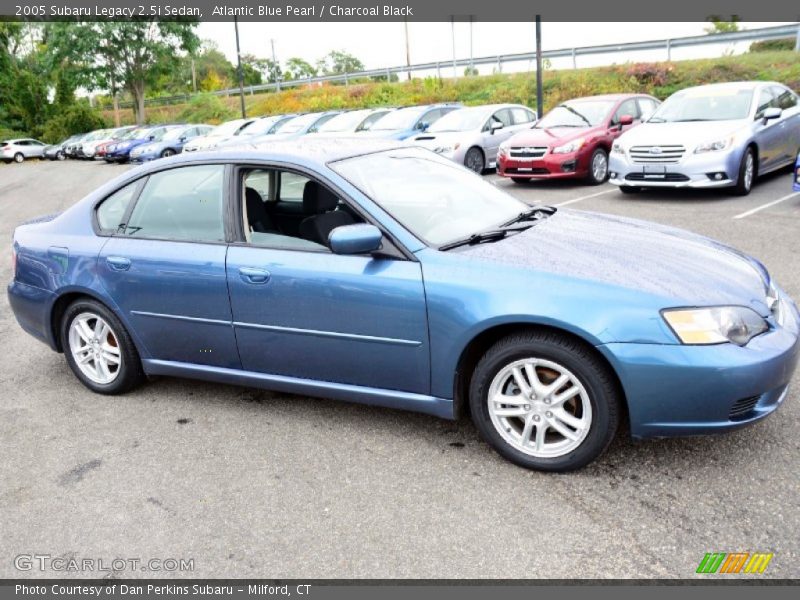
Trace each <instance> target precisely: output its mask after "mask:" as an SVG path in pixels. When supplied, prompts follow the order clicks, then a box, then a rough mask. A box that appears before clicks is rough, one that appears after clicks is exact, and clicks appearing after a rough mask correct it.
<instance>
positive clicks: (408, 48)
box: [403, 18, 411, 81]
mask: <svg viewBox="0 0 800 600" xmlns="http://www.w3.org/2000/svg"><path fill="white" fill-rule="evenodd" d="M403 25H404V26H405V30H406V66H407V67H408V80H409V81H411V45H410V44H409V43H408V18H405V19H403Z"/></svg>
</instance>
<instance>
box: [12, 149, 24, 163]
mask: <svg viewBox="0 0 800 600" xmlns="http://www.w3.org/2000/svg"><path fill="white" fill-rule="evenodd" d="M24 160H25V155H24V154H23V153H22V152H17V153H16V154H15V155H14V162H15V163H17V164H19V163H21V162H23V161H24Z"/></svg>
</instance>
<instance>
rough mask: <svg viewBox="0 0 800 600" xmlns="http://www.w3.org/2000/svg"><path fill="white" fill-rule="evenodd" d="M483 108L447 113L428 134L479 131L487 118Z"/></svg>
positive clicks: (461, 109)
mask: <svg viewBox="0 0 800 600" xmlns="http://www.w3.org/2000/svg"><path fill="white" fill-rule="evenodd" d="M488 116H489V115H488V114H487V113H486V109H485V108H460V109H458V110H454V111H453V112H450V113H447V114H446V115H445V116H443V117H442V118H441V119H439V120H438V121H436V122H435V123H434V124H433V125H431V126H430V128H429V129H428V131H429V132H430V133H437V132H439V133H441V132H445V131H472V130H473V129H480V128H481V127H483V124H484V123H485V122H486V119H487V118H488Z"/></svg>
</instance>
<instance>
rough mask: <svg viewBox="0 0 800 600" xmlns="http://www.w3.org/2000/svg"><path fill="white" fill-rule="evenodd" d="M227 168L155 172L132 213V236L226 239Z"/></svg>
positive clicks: (129, 227) (128, 227)
mask: <svg viewBox="0 0 800 600" xmlns="http://www.w3.org/2000/svg"><path fill="white" fill-rule="evenodd" d="M224 175H225V167H224V166H223V165H201V166H191V167H181V168H178V169H170V170H169V171H162V172H160V173H156V174H154V175H151V176H150V178H149V179H148V180H147V183H146V184H145V187H144V189H143V190H142V193H141V194H140V196H139V200H138V201H137V202H136V206H135V207H134V209H133V212H132V213H131V216H130V219H128V223H127V225H126V227H125V231H124V234H125V235H126V236H128V237H140V238H155V239H166V240H183V241H194V242H224V241H225V228H224V224H223V188H224V179H225V177H224Z"/></svg>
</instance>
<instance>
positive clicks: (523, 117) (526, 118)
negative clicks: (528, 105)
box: [511, 108, 533, 125]
mask: <svg viewBox="0 0 800 600" xmlns="http://www.w3.org/2000/svg"><path fill="white" fill-rule="evenodd" d="M511 115H512V117H513V118H514V125H524V124H525V123H530V122H531V121H533V113H532V112H531V111H529V110H526V109H524V108H512V109H511Z"/></svg>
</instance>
